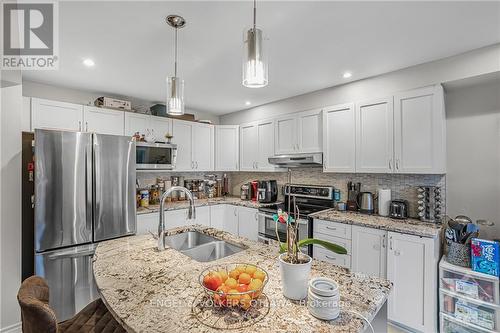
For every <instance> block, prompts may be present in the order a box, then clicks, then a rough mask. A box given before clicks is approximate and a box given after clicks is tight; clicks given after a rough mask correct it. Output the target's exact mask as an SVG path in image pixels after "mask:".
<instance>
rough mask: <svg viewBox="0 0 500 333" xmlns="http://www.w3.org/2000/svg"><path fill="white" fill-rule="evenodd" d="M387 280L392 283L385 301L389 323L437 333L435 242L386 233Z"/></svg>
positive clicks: (437, 256) (436, 258) (417, 237)
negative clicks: (386, 301) (387, 239)
mask: <svg viewBox="0 0 500 333" xmlns="http://www.w3.org/2000/svg"><path fill="white" fill-rule="evenodd" d="M388 238H389V242H388V243H389V244H388V246H389V247H388V250H387V279H388V280H390V281H391V282H392V283H393V289H392V290H391V293H390V295H389V300H388V315H387V318H388V319H389V320H390V321H393V322H396V323H398V324H402V325H404V326H406V327H409V328H411V329H412V330H416V331H420V332H436V331H437V262H438V258H439V253H438V252H439V251H437V250H438V248H437V246H436V241H435V240H434V239H432V238H424V237H419V236H412V235H403V234H398V233H395V232H389V233H388Z"/></svg>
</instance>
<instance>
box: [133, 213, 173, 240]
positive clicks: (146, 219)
mask: <svg viewBox="0 0 500 333" xmlns="http://www.w3.org/2000/svg"><path fill="white" fill-rule="evenodd" d="M159 218H160V216H159V213H149V214H137V235H146V234H149V233H150V232H151V233H153V234H154V235H157V234H158V222H159ZM167 223H168V222H167Z"/></svg>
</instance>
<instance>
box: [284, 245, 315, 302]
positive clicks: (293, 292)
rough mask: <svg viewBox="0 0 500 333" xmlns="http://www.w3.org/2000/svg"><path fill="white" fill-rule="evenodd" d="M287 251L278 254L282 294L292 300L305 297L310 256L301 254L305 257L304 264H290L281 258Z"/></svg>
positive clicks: (310, 261)
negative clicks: (305, 261) (306, 260)
mask: <svg viewBox="0 0 500 333" xmlns="http://www.w3.org/2000/svg"><path fill="white" fill-rule="evenodd" d="M286 256H287V253H286V252H285V253H282V254H281V255H280V256H279V263H280V273H281V286H282V287H283V295H284V296H285V297H286V298H289V299H293V300H302V299H304V298H306V297H307V288H308V282H309V273H311V264H312V258H311V257H309V256H308V255H306V254H302V255H301V256H300V258H307V259H308V262H307V263H305V264H290V263H288V262H285V261H284V260H283V258H284V257H286Z"/></svg>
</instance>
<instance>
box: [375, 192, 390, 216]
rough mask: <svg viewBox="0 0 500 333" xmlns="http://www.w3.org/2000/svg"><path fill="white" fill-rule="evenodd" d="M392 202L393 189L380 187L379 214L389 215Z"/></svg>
mask: <svg viewBox="0 0 500 333" xmlns="http://www.w3.org/2000/svg"><path fill="white" fill-rule="evenodd" d="M390 203H391V190H390V189H379V190H378V215H381V216H388V215H389V205H390Z"/></svg>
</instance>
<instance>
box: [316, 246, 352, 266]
mask: <svg viewBox="0 0 500 333" xmlns="http://www.w3.org/2000/svg"><path fill="white" fill-rule="evenodd" d="M313 257H314V259H317V260H321V261H324V262H327V263H330V264H333V265H337V266H341V267H345V268H349V269H351V256H350V255H348V254H337V253H335V252H331V251H328V250H325V249H324V248H322V247H321V246H318V245H314V246H313Z"/></svg>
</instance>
